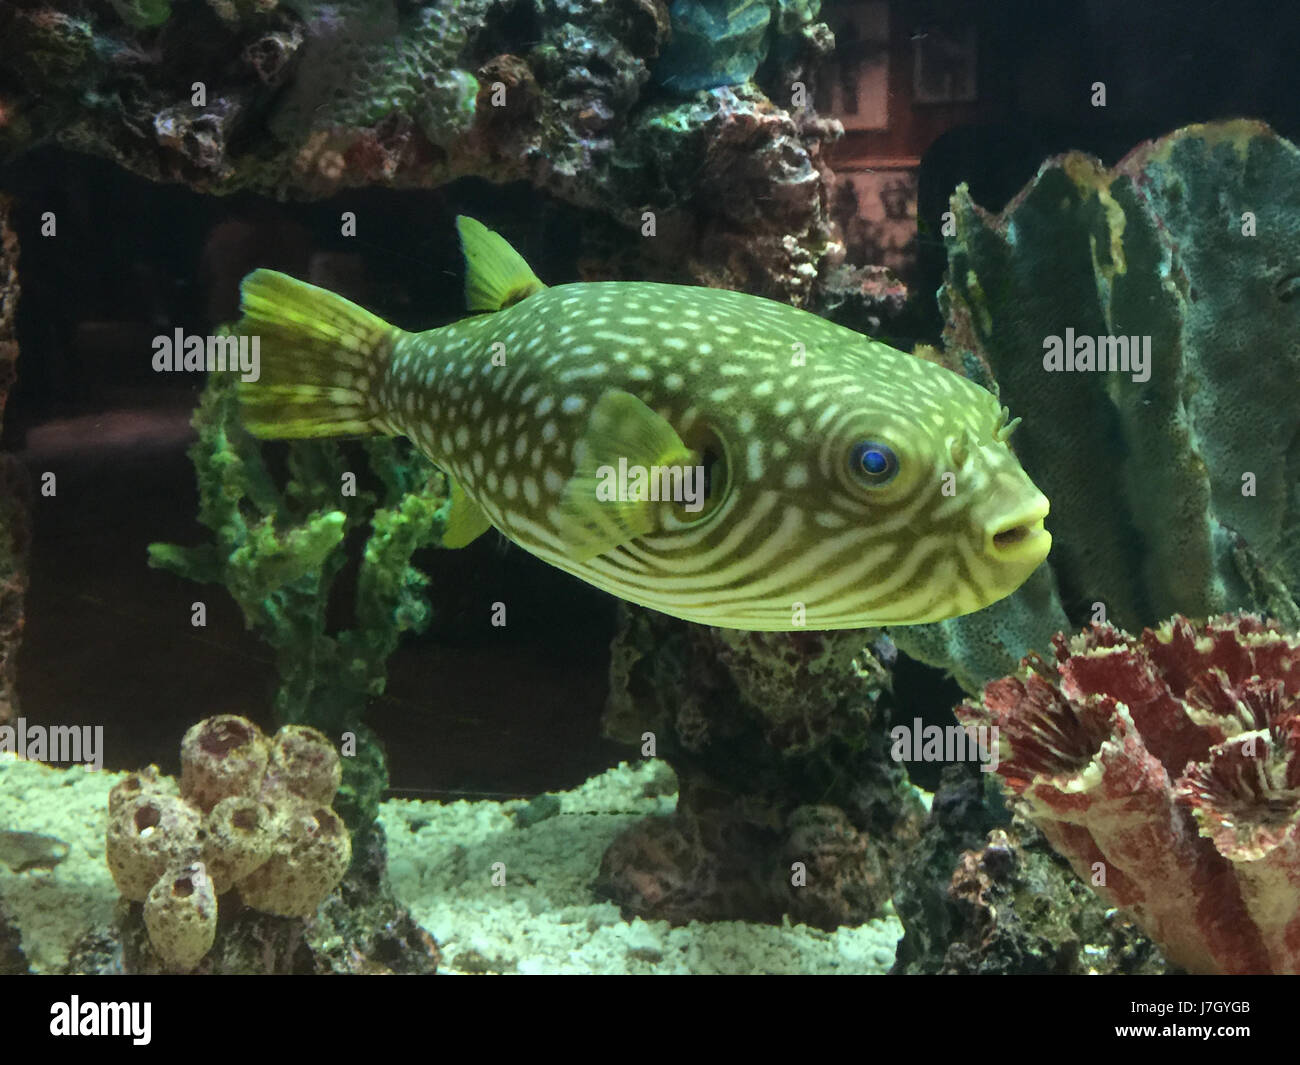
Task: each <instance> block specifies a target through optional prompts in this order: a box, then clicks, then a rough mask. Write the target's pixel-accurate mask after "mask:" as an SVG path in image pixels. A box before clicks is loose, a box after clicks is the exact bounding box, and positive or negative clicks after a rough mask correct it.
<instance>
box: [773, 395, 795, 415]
mask: <svg viewBox="0 0 1300 1065" xmlns="http://www.w3.org/2000/svg"><path fill="white" fill-rule="evenodd" d="M775 409H776V415H777V417H778V418H784V417H785V416H786V415H787V414H790V413H791V412H792V411H793V410H794V400H792V399H778V400H777V401H776V408H775Z"/></svg>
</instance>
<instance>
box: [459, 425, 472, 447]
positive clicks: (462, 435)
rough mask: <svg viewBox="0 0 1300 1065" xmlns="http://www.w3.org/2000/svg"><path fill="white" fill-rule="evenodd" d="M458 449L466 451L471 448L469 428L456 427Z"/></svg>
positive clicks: (466, 426) (464, 426)
mask: <svg viewBox="0 0 1300 1065" xmlns="http://www.w3.org/2000/svg"><path fill="white" fill-rule="evenodd" d="M456 447H457V448H459V449H461V450H464V449H465V448H467V447H469V426H468V425H458V426H457V427H456Z"/></svg>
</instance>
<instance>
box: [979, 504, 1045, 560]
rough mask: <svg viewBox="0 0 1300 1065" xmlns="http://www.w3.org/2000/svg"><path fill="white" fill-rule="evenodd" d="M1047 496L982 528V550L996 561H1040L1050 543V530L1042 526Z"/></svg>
mask: <svg viewBox="0 0 1300 1065" xmlns="http://www.w3.org/2000/svg"><path fill="white" fill-rule="evenodd" d="M1047 512H1048V505H1047V500H1046V499H1042V500H1040V501H1039V502H1037V503H1035V504H1034V505H1033V506H1032V507H1028V508H1026V509H1025V510H1023V511H1020V512H1019V513H1016V514H1013V515H1011V516H1010V517H1008V518H1004V519H1003V520H1001V521H998V522H996V523H993V524H990V525H989V526H987V527H986V528H985V530H984V551H985V553H986V554H988V555H990V556H991V557H993V558H995V559H997V560H998V561H999V562H1023V561H1025V560H1026V559H1034V560H1035V561H1036V562H1041V561H1042V560H1043V559H1044V558H1046V557H1047V552H1048V551H1049V550H1050V549H1051V546H1052V534H1051V533H1049V532H1048V531H1047V529H1045V528H1044V527H1043V519H1044V518H1045V517H1047Z"/></svg>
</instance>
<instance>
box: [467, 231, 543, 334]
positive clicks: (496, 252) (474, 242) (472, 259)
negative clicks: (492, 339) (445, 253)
mask: <svg viewBox="0 0 1300 1065" xmlns="http://www.w3.org/2000/svg"><path fill="white" fill-rule="evenodd" d="M456 230H457V232H459V233H460V249H461V253H462V254H463V255H464V256H465V303H466V305H467V306H468V307H469V309H470V310H471V311H499V310H501V309H502V308H503V307H509V306H511V305H512V304H515V303H518V302H519V301H520V300H522V299H525V298H526V297H528V296H531V295H532V294H533V293H534V292H541V291H542V289H544V288H545V287H546V286H545V285H544V284H542V282H541V281H540V280H538V277H537V275H536V274H535V273H533V271H532V268H531V267H530V266H529V265H528V264H527V263H526V262H524V257H523V256H522V255H520V254H519V253H518V252H517V251H515V249H514V248H512V247H510V244H509V242H508V241H507V240H506V238H505V237H503V236H501V234H500V233H494V232H492V230H490V229H488V227H487V226H485V225H484V224H483V223H482V222H479V221H476V220H475V219H473V218H470V217H469V216H468V215H463V214H462V215H457V216H456Z"/></svg>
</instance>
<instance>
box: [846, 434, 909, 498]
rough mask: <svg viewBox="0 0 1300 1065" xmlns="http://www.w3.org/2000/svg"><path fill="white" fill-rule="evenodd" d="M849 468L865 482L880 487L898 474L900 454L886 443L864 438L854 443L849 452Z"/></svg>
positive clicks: (873, 486)
mask: <svg viewBox="0 0 1300 1065" xmlns="http://www.w3.org/2000/svg"><path fill="white" fill-rule="evenodd" d="M849 468H850V469H852V471H853V476H854V477H856V478H857V479H858V480H859V481H861V482H862V483H863V484H865V485H869V486H870V487H872V488H879V487H880V486H881V485H885V484H888V483H889V482H890V481H892V480H893V479H894V477H895V476H896V475H897V474H898V456H897V455H895V454H894V452H893V449H892V448H890V447H889V446H888V445H886V444H881V443H878V442H877V441H875V440H863V441H861V442H860V443H857V444H854V445H853V450H852V451H851V452H850V453H849Z"/></svg>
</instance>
